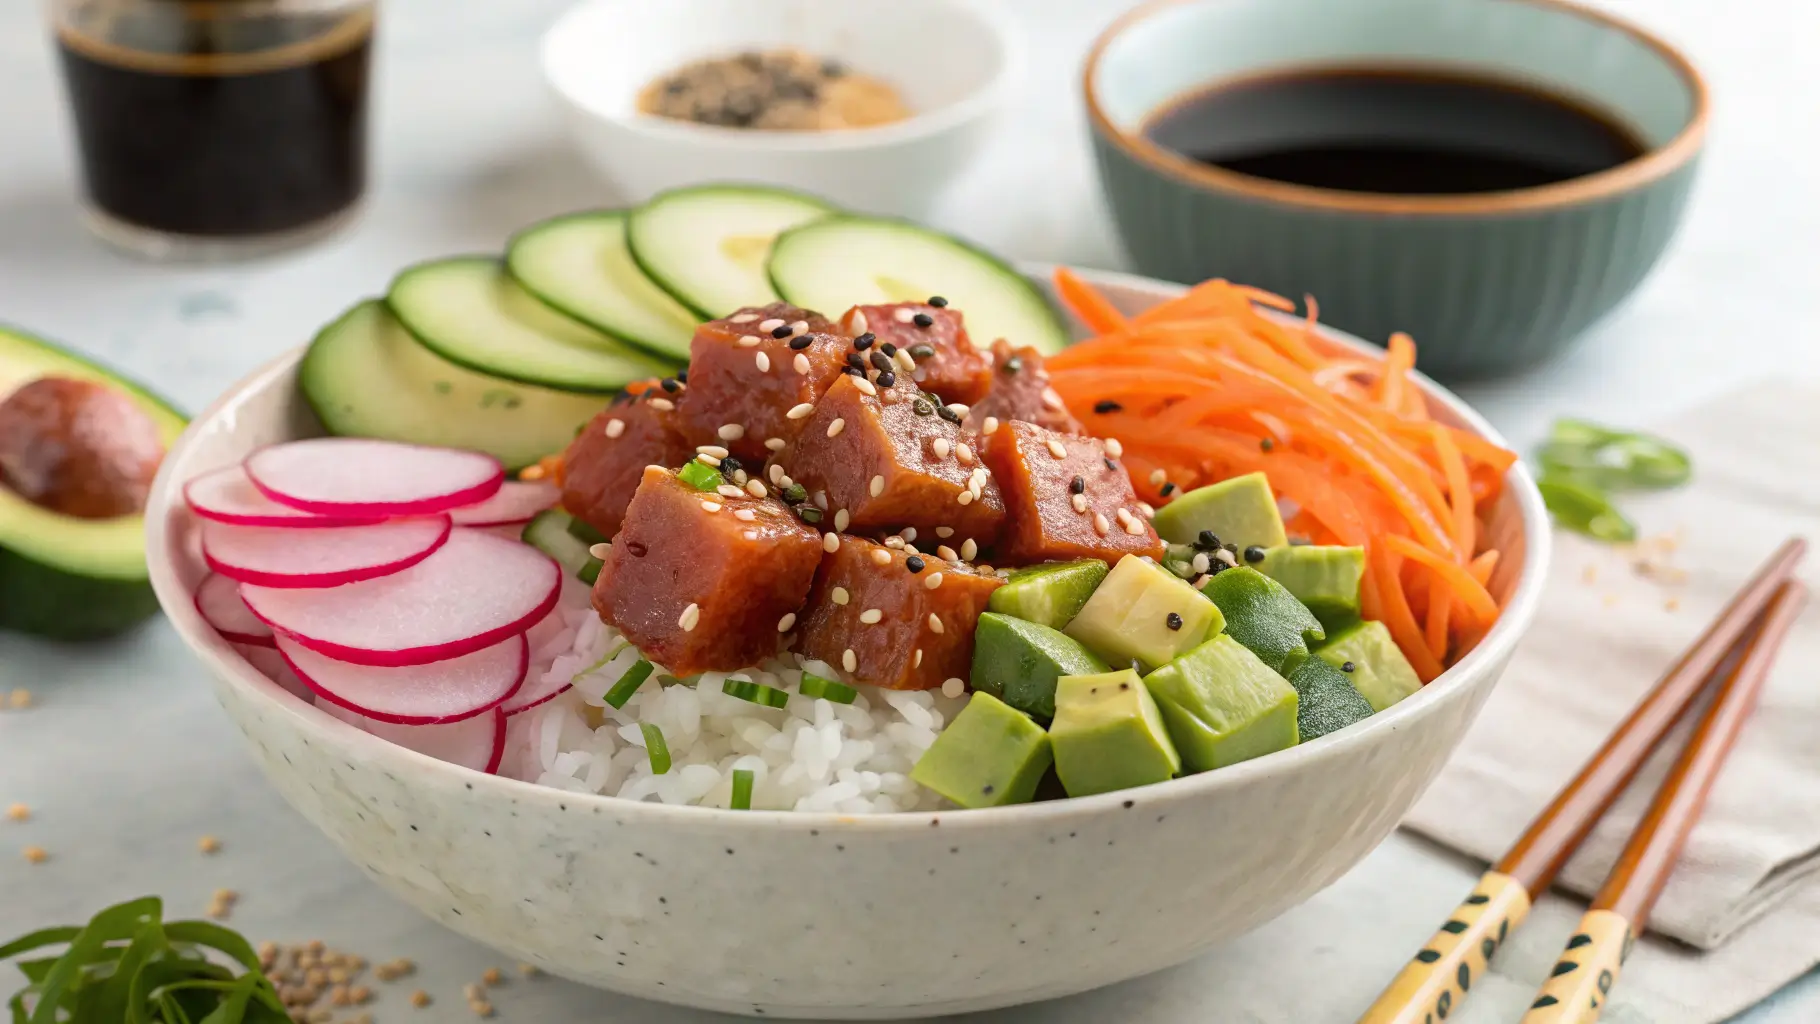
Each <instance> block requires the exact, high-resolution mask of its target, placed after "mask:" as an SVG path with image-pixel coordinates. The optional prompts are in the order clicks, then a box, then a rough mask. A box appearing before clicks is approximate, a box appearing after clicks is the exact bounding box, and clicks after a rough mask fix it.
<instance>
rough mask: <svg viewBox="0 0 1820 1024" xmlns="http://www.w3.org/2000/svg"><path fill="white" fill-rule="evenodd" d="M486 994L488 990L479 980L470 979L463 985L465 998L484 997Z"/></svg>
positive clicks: (462, 991) (462, 990)
mask: <svg viewBox="0 0 1820 1024" xmlns="http://www.w3.org/2000/svg"><path fill="white" fill-rule="evenodd" d="M486 994H487V990H486V989H485V988H483V987H482V986H481V984H480V982H478V981H470V982H468V983H467V984H466V985H463V986H461V995H462V997H463V998H464V999H482V998H485V996H486Z"/></svg>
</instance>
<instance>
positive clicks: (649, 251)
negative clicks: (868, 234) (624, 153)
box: [626, 185, 858, 318]
mask: <svg viewBox="0 0 1820 1024" xmlns="http://www.w3.org/2000/svg"><path fill="white" fill-rule="evenodd" d="M834 212H835V209H834V207H832V206H829V205H828V204H827V203H826V202H824V201H822V200H820V199H817V198H815V197H814V196H806V195H803V194H801V193H799V192H788V191H785V190H783V189H775V188H765V187H763V186H759V185H698V186H695V187H692V188H679V189H676V190H674V191H670V192H663V193H660V194H658V195H656V196H653V197H652V198H651V201H650V202H647V203H646V204H645V205H643V206H641V207H639V208H637V209H636V210H633V211H632V213H631V214H630V216H629V217H628V218H627V220H626V244H627V245H628V247H629V248H630V249H631V251H632V258H633V259H635V260H637V261H638V265H639V267H640V269H642V270H643V271H644V272H645V274H646V276H648V277H650V279H651V280H653V281H656V282H657V283H658V285H659V286H660V287H662V288H663V290H664V291H667V292H669V293H670V294H671V295H674V296H676V298H677V299H679V300H680V301H681V302H682V303H683V305H685V306H688V307H689V308H690V309H693V310H694V311H695V312H697V313H699V314H701V315H702V316H704V317H710V318H712V317H717V316H726V315H727V314H728V313H731V312H733V311H734V310H736V309H738V308H739V307H741V306H762V305H764V304H766V303H768V302H776V301H777V292H776V291H775V290H773V289H772V287H771V280H770V279H769V278H768V277H767V276H766V271H765V258H766V256H767V255H768V254H769V253H770V251H771V242H772V240H773V239H775V238H776V237H777V236H778V235H779V234H780V233H782V232H784V231H787V230H789V229H790V228H793V227H796V226H798V225H801V224H807V223H809V222H811V221H816V220H820V219H821V218H823V217H826V216H828V215H830V214H832V213H834ZM855 301H858V300H855ZM847 305H848V304H847V303H843V304H842V306H841V309H845V308H846V307H847ZM822 312H824V313H826V312H835V311H834V310H832V309H831V308H830V309H824V310H822Z"/></svg>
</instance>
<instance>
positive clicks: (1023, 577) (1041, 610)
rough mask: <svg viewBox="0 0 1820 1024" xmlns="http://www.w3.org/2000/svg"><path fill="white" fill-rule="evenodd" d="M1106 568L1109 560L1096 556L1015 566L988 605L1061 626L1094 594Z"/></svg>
mask: <svg viewBox="0 0 1820 1024" xmlns="http://www.w3.org/2000/svg"><path fill="white" fill-rule="evenodd" d="M1106 572H1107V569H1106V563H1105V562H1102V561H1100V560H1099V559H1097V558H1083V559H1080V560H1079V561H1074V562H1044V563H1042V564H1041V565H1030V566H1025V567H1024V568H1022V569H1015V570H1013V571H1012V573H1011V576H1010V578H1009V579H1007V580H1005V585H1004V586H1002V587H1000V588H998V589H997V590H995V591H993V592H992V601H991V603H990V604H989V605H987V607H988V608H990V609H991V610H992V611H995V612H998V613H1000V614H1003V615H1011V616H1015V617H1016V618H1020V619H1023V620H1024V621H1025V622H1034V623H1037V624H1038V625H1043V626H1049V627H1050V628H1052V629H1061V628H1062V627H1064V626H1066V625H1068V622H1069V620H1070V619H1073V618H1074V616H1075V614H1076V613H1078V612H1079V611H1080V610H1081V606H1082V605H1084V604H1086V603H1087V599H1088V598H1089V597H1092V596H1093V591H1094V588H1096V587H1098V586H1099V585H1100V581H1101V580H1104V579H1105V578H1106Z"/></svg>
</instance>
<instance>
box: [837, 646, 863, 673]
mask: <svg viewBox="0 0 1820 1024" xmlns="http://www.w3.org/2000/svg"><path fill="white" fill-rule="evenodd" d="M840 667H841V668H844V669H846V670H847V671H849V672H854V671H857V670H858V669H859V659H858V658H856V657H854V656H853V648H851V647H849V648H847V649H846V650H844V651H842V652H840Z"/></svg>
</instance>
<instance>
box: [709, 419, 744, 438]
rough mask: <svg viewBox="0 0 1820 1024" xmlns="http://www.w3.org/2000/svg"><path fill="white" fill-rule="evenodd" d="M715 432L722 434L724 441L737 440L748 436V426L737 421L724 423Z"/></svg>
mask: <svg viewBox="0 0 1820 1024" xmlns="http://www.w3.org/2000/svg"><path fill="white" fill-rule="evenodd" d="M715 433H718V434H719V435H720V439H721V440H722V441H737V440H739V439H740V438H742V437H745V436H746V428H745V427H742V426H740V425H739V424H737V423H722V424H721V425H720V429H719V430H718V431H715Z"/></svg>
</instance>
